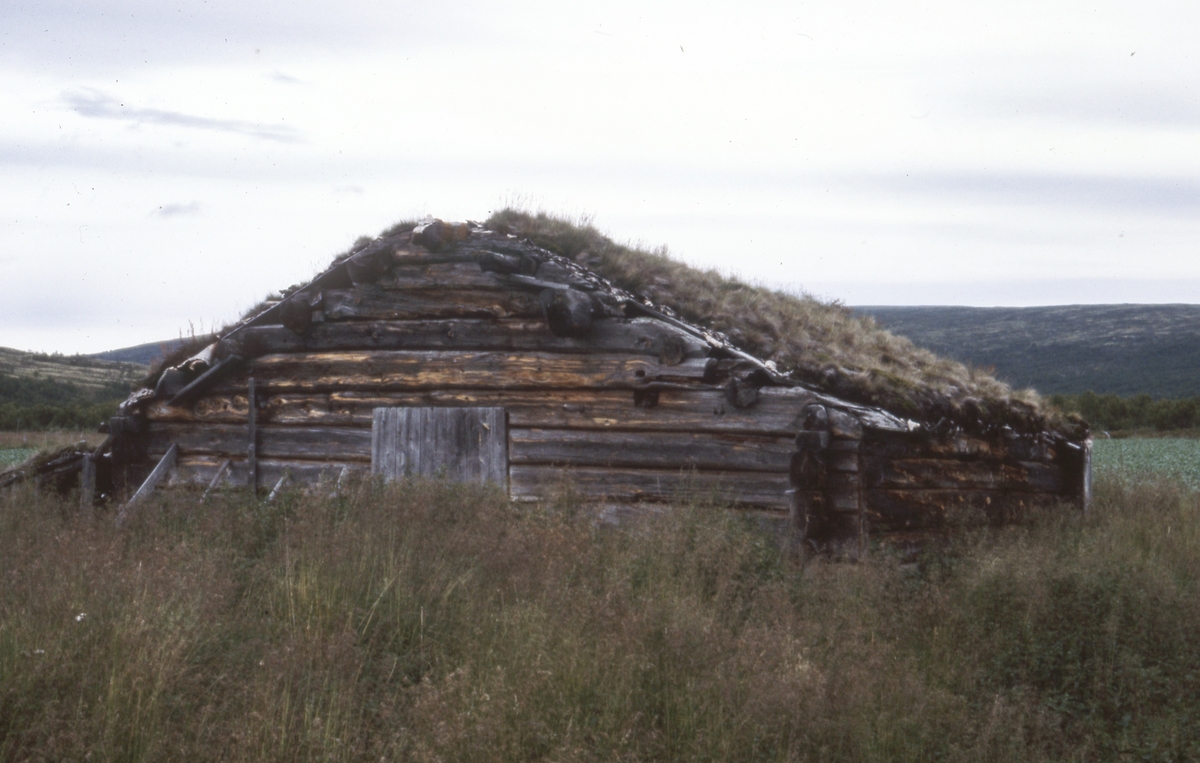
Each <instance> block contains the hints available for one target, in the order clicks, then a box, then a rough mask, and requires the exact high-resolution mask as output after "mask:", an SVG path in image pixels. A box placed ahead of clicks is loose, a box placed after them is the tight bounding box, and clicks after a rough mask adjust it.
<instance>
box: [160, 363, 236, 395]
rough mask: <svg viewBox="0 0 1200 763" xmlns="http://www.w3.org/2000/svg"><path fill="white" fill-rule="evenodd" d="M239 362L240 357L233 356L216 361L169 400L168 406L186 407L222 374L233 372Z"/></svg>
mask: <svg viewBox="0 0 1200 763" xmlns="http://www.w3.org/2000/svg"><path fill="white" fill-rule="evenodd" d="M241 360H242V359H241V357H240V356H238V355H236V354H235V355H228V356H226V357H224V358H222V359H221V360H219V361H217V363H216V365H214V366H212V367H211V368H209V369H208V370H207V371H205V372H204V373H202V374H200V375H199V376H197V377H196V378H195V379H194V380H193V381H192V382H191V383H190V384H188V385H187V386H186V387H184V388H183V389H181V390H179V393H178V394H176V395H175V396H174V397H172V398H171V402H169V403H168V405H174V406H178V405H187V404H188V403H190V402H191V401H192V400H195V399H196V398H197V397H199V396H200V395H201V394H202V393H203V392H204V390H206V389H208V388H209V387H211V386H212V384H213V382H215V381H216V380H217V379H219V378H220V377H221V376H222V375H223V374H227V373H229V371H231V370H233V368H234V367H236V366H237V364H238V363H240V362H241Z"/></svg>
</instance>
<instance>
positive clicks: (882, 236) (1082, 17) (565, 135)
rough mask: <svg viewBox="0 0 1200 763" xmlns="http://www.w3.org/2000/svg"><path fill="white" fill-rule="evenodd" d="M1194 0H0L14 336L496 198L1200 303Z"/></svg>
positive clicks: (749, 263) (1, 180)
mask: <svg viewBox="0 0 1200 763" xmlns="http://www.w3.org/2000/svg"><path fill="white" fill-rule="evenodd" d="M1197 29H1200V3H1196V2H1194V0H1190V1H1188V2H1179V3H1171V2H1155V3H1131V2H1093V3H1069V2H1046V0H1037V1H1036V2H1022V1H1021V0H1003V2H972V3H964V2H961V0H956V1H955V2H944V3H943V2H855V1H854V0H831V1H829V2H795V1H794V2H779V3H771V2H763V3H753V2H740V3H736V4H735V3H727V4H706V3H702V2H688V3H683V2H680V3H658V4H653V3H646V2H629V3H621V2H602V3H583V2H580V3H564V2H561V0H558V1H557V2H551V1H547V2H537V1H532V2H505V3H495V4H487V3H440V2H428V1H426V2H421V3H409V2H399V1H393V2H384V1H383V0H368V1H362V0H342V1H341V2H336V3H334V2H308V1H304V0H301V1H300V2H296V1H295V0H293V2H288V3H282V2H280V3H273V2H247V1H246V0H180V1H177V0H111V1H110V2H90V1H89V0H36V1H31V0H4V2H2V3H0V114H2V115H3V120H2V122H0V125H2V126H0V210H2V211H3V218H2V219H0V278H2V279H3V284H4V287H5V289H4V296H5V299H3V301H0V345H4V346H10V347H16V348H19V349H35V350H43V351H60V352H66V353H71V352H96V351H100V350H105V349H111V348H115V347H121V346H127V345H131V344H136V343H140V342H147V341H153V340H159V339H164V338H169V337H173V336H178V335H179V334H180V332H183V333H187V332H188V331H189V330H190V329H189V327H194V328H195V329H196V330H201V329H208V328H210V327H211V326H212V324H214V323H219V322H222V321H227V320H230V319H233V318H235V317H237V315H239V314H240V312H241V311H242V310H244V309H246V308H247V307H249V306H251V305H252V304H254V303H255V302H256V301H257V300H259V299H261V298H262V297H263V296H264V295H265V294H267V293H268V292H270V291H273V290H276V289H279V288H282V287H286V286H288V285H290V284H292V283H296V282H299V281H302V280H306V279H308V278H309V277H311V276H312V275H313V274H315V272H316V271H318V270H319V269H321V268H323V267H324V266H325V265H326V264H327V263H328V261H329V259H330V257H331V256H332V255H333V254H335V253H337V252H338V251H341V250H342V249H344V248H345V247H346V246H348V245H349V244H350V242H352V241H353V240H354V239H355V238H356V237H357V236H359V235H362V234H370V235H374V234H377V233H378V232H379V231H381V230H382V229H384V228H385V227H387V226H388V225H390V224H391V223H393V222H395V221H397V220H399V219H403V218H411V217H414V216H423V215H425V214H432V215H435V216H438V217H442V218H445V219H474V220H482V219H484V218H486V217H487V216H488V214H490V213H491V211H492V210H494V209H497V208H499V207H501V206H503V205H505V204H513V203H515V204H520V205H524V206H526V207H528V208H530V209H534V210H536V209H545V210H548V211H551V212H555V213H560V214H566V215H572V216H578V215H588V216H591V217H592V219H593V220H594V223H595V224H596V225H597V226H598V227H599V228H600V229H601V230H603V231H605V232H606V233H608V234H609V235H611V236H613V237H614V238H616V239H618V240H621V241H627V242H634V243H642V244H645V245H649V246H651V247H657V246H660V245H664V244H665V245H666V246H667V247H668V248H669V250H670V252H672V253H673V254H674V255H675V256H677V257H680V258H682V259H684V260H687V261H688V262H691V263H694V264H697V265H701V266H706V267H716V268H720V269H722V270H724V271H726V272H730V273H734V274H737V275H740V276H742V277H743V278H746V279H750V280H753V281H756V282H759V283H763V284H767V285H771V286H774V287H778V288H787V289H792V290H799V289H804V290H806V291H808V292H811V293H814V294H817V295H819V296H823V297H826V298H829V299H838V300H841V301H842V302H845V303H847V304H851V305H854V304H961V305H1034V304H1070V303H1090V302H1191V303H1195V302H1200V256H1197V244H1198V243H1200V172H1198V170H1200V66H1198V63H1200V62H1198V61H1197V59H1196V56H1195V53H1194V49H1196V30H1197Z"/></svg>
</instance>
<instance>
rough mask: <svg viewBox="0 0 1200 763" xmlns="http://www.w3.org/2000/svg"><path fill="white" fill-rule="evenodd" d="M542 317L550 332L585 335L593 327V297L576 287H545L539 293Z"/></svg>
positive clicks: (565, 334) (559, 334) (557, 334)
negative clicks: (576, 289) (575, 288)
mask: <svg viewBox="0 0 1200 763" xmlns="http://www.w3.org/2000/svg"><path fill="white" fill-rule="evenodd" d="M538 304H539V305H540V306H541V308H542V317H543V318H544V319H545V321H546V325H547V326H549V327H550V333H551V334H554V335H555V336H561V337H584V336H587V334H588V331H589V330H590V329H591V327H592V298H591V297H589V296H588V295H587V294H584V293H583V292H581V291H575V290H574V289H544V290H542V292H541V293H540V294H539V295H538Z"/></svg>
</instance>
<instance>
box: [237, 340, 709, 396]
mask: <svg viewBox="0 0 1200 763" xmlns="http://www.w3.org/2000/svg"><path fill="white" fill-rule="evenodd" d="M710 362H711V359H708V360H705V359H700V358H698V359H695V360H685V361H684V362H683V363H680V364H679V365H676V366H666V365H663V364H661V363H659V362H657V360H655V359H651V358H646V357H642V356H636V355H613V354H597V355H558V354H551V353H541V352H527V353H505V352H411V351H404V350H395V351H386V350H374V351H369V352H328V353H295V354H281V355H265V356H263V357H261V358H257V359H255V360H254V361H252V362H251V363H250V364H249V366H250V369H249V373H252V374H253V375H254V377H255V379H256V381H257V383H258V385H259V389H260V390H267V391H270V392H285V391H295V392H302V391H303V392H308V391H312V392H317V391H331V390H338V389H364V390H380V391H382V390H389V391H390V390H422V389H437V390H445V389H455V388H473V389H478V388H490V389H522V388H524V389H545V390H552V389H563V388H577V389H578V388H624V389H634V388H637V387H645V386H646V385H648V384H651V383H655V382H666V383H680V384H693V385H701V384H704V383H705V381H706V380H707V379H709V378H710V377H711V376H712V374H713V372H712V369H711V368H710V367H709V366H708V363H710ZM718 365H719V364H718ZM237 387H238V379H236V378H233V379H228V380H226V384H225V386H224V387H222V388H218V389H215V390H214V392H218V393H230V392H235V393H236V392H237V391H239V390H238V389H237Z"/></svg>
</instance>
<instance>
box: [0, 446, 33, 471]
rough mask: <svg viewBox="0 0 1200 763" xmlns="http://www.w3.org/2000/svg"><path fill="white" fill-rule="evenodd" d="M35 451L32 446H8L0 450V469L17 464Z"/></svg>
mask: <svg viewBox="0 0 1200 763" xmlns="http://www.w3.org/2000/svg"><path fill="white" fill-rule="evenodd" d="M36 452H37V451H36V450H34V449H32V448H9V449H7V450H0V469H4V468H6V467H9V466H12V465H13V464H19V463H21V462H22V461H24V460H25V459H27V458H29V457H30V456H32V455H33V454H34V453H36Z"/></svg>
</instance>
